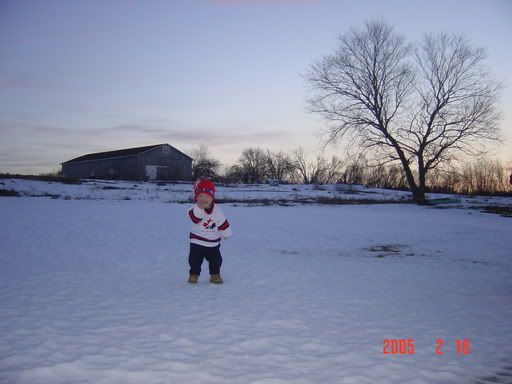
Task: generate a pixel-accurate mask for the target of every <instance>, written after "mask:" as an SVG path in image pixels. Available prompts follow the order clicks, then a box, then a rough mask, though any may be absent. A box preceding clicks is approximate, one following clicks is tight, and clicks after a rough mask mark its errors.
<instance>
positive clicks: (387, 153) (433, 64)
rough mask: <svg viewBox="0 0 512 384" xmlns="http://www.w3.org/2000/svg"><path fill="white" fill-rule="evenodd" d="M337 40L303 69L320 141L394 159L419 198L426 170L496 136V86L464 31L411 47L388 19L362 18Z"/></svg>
mask: <svg viewBox="0 0 512 384" xmlns="http://www.w3.org/2000/svg"><path fill="white" fill-rule="evenodd" d="M339 43H340V45H339V49H338V50H337V51H336V52H335V53H334V54H332V55H329V56H326V57H324V58H322V59H321V60H319V61H317V62H316V63H315V64H313V65H312V66H311V68H310V70H309V72H308V73H307V74H306V79H307V80H308V82H309V83H310V85H311V91H312V94H311V97H310V99H309V107H310V109H311V111H313V112H317V113H320V114H321V115H322V116H323V117H324V118H325V119H327V121H328V122H329V123H330V124H329V128H328V129H327V133H328V139H327V143H331V142H336V141H339V140H342V139H348V140H350V141H349V142H350V143H351V144H356V145H358V148H359V149H360V151H361V152H370V151H371V153H372V155H373V156H374V157H375V158H378V159H380V160H381V161H382V160H386V161H390V162H399V164H401V166H402V168H403V170H404V173H405V176H406V179H407V183H408V185H409V188H410V189H411V191H412V193H413V198H414V200H415V201H416V202H418V203H419V204H423V203H424V202H425V183H426V176H427V174H428V172H429V171H430V170H433V169H435V168H436V167H437V166H439V165H440V164H443V163H445V162H447V161H451V160H454V159H456V156H457V155H459V154H461V153H463V154H475V153H476V152H477V151H478V150H479V149H480V148H479V146H480V144H481V143H483V142H485V141H486V140H497V139H498V121H499V114H498V113H497V111H496V104H497V97H498V93H499V89H500V86H499V85H498V84H497V83H496V82H494V81H493V80H492V79H491V78H490V76H489V74H488V73H487V72H486V70H485V67H484V61H485V55H484V52H483V50H481V49H474V48H472V47H471V46H470V44H469V42H468V41H467V40H465V39H464V38H462V37H457V36H448V35H438V36H432V35H429V36H426V37H425V39H424V42H423V44H422V45H421V47H420V48H419V49H418V50H417V51H416V52H414V50H413V49H412V46H411V45H410V44H408V43H407V42H406V40H405V37H404V36H402V35H400V34H398V33H395V32H394V31H393V28H392V27H390V26H389V25H387V24H385V23H384V22H367V23H366V24H365V27H364V29H362V30H358V29H352V30H351V31H350V32H349V33H347V34H345V35H342V36H340V38H339Z"/></svg>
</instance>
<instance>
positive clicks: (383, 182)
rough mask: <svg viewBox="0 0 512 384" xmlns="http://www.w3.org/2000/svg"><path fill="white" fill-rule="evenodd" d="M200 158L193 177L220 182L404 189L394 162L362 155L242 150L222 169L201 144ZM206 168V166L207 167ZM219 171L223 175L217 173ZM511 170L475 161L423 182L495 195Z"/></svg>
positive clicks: (505, 190)
mask: <svg viewBox="0 0 512 384" xmlns="http://www.w3.org/2000/svg"><path fill="white" fill-rule="evenodd" d="M198 152H200V153H201V157H200V158H199V159H198V160H196V159H194V162H193V163H192V166H193V173H194V175H195V176H196V177H209V178H211V179H214V180H215V181H218V182H224V183H246V184H260V183H265V182H268V181H269V180H278V181H280V182H284V183H297V184H362V185H367V186H371V187H377V188H386V189H399V190H409V184H408V182H407V176H406V174H405V172H404V170H403V168H402V167H401V166H400V165H399V164H395V165H390V164H374V162H372V161H370V160H369V159H367V158H365V157H364V156H359V157H355V158H354V157H350V158H346V159H344V158H340V157H337V156H332V157H327V156H324V155H322V154H318V155H313V156H311V155H309V156H308V155H307V154H306V153H305V151H304V149H303V148H298V149H296V150H294V151H292V152H291V153H286V152H283V151H280V152H272V151H270V150H268V149H266V150H264V149H261V148H246V149H244V150H243V151H242V153H241V155H240V157H239V158H238V160H237V161H236V163H235V164H233V165H231V166H227V167H226V166H224V167H222V166H221V163H220V161H218V160H216V159H214V158H212V157H211V156H210V155H209V152H208V149H207V148H206V147H204V146H201V151H195V152H194V151H192V152H191V153H198ZM208 165H210V168H208ZM221 168H223V172H220V169H221ZM510 172H511V166H510V165H509V166H507V165H505V164H504V163H503V162H500V161H498V160H494V161H491V160H488V159H480V160H475V161H474V162H473V163H468V164H465V165H462V166H459V167H455V166H452V167H445V168H442V169H441V168H439V169H436V170H435V171H433V172H432V173H431V174H430V175H429V178H428V180H427V182H426V189H427V191H428V192H438V193H457V194H477V195H496V194H508V195H510V194H511V193H512V185H510V183H509V175H510Z"/></svg>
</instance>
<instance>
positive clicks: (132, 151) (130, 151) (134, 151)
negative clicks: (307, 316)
mask: <svg viewBox="0 0 512 384" xmlns="http://www.w3.org/2000/svg"><path fill="white" fill-rule="evenodd" d="M164 145H169V144H157V145H149V146H146V147H136V148H127V149H120V150H117V151H109V152H98V153H90V154H88V155H84V156H80V157H76V158H74V159H71V160H68V161H66V162H64V163H62V164H70V163H78V162H80V161H91V160H103V159H112V158H116V157H130V156H137V155H139V154H141V153H144V152H147V151H150V150H152V149H155V148H158V147H161V146H164ZM169 146H170V145H169ZM170 147H171V148H173V149H174V150H175V151H177V152H179V153H181V154H182V155H184V156H186V157H188V158H189V159H191V157H190V156H188V155H185V154H184V153H183V152H181V151H178V150H177V149H176V148H174V147H172V146H170Z"/></svg>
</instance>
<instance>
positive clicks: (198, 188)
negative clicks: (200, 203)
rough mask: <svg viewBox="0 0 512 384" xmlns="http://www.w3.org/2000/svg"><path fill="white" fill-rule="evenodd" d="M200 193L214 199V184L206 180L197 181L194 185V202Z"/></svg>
mask: <svg viewBox="0 0 512 384" xmlns="http://www.w3.org/2000/svg"><path fill="white" fill-rule="evenodd" d="M200 193H206V194H208V195H210V196H211V197H212V199H215V184H213V181H210V180H206V179H201V180H197V181H196V183H195V184H194V198H195V199H196V200H197V196H199V194H200Z"/></svg>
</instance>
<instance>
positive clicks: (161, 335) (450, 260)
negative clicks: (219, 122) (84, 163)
mask: <svg viewBox="0 0 512 384" xmlns="http://www.w3.org/2000/svg"><path fill="white" fill-rule="evenodd" d="M1 181H2V182H3V183H4V185H0V187H1V188H3V189H15V190H17V191H19V193H20V194H22V195H26V196H29V195H37V194H38V192H41V195H44V194H46V195H53V197H54V198H49V197H45V198H34V197H0V212H2V231H0V309H1V311H0V383H5V384H11V383H26V384H39V383H48V384H50V383H51V384H59V383H62V384H64V383H66V384H68V383H109V384H111V383H119V384H125V383H134V384H135V383H137V384H138V383H148V384H150V383H169V384H171V383H206V384H209V383H212V384H213V383H222V384H230V383H233V384H245V383H254V384H256V383H258V384H270V383H276V384H279V383H294V384H295V383H416V384H419V383H436V384H437V383H510V382H512V332H510V330H511V329H512V327H511V326H512V305H511V304H512V280H511V272H512V258H511V254H512V252H511V251H512V246H511V245H510V244H511V243H510V238H511V234H512V220H511V219H510V218H507V217H502V216H499V215H492V214H487V213H482V212H480V211H479V210H474V209H467V208H464V209H435V208H432V207H418V206H415V205H410V204H393V205H316V204H309V205H308V204H305V205H303V204H301V205H294V206H280V205H271V206H245V205H243V204H237V205H233V204H224V205H223V211H224V213H225V214H226V215H227V217H228V218H229V220H230V222H231V224H232V227H233V231H234V235H233V237H231V238H230V239H229V240H227V241H226V242H224V243H223V246H222V252H223V257H224V264H223V267H222V274H223V277H224V280H225V284H224V285H221V286H217V285H211V284H209V283H208V282H207V278H208V276H207V273H205V272H206V271H207V266H206V265H203V275H202V276H201V279H200V283H199V284H197V285H195V286H191V285H189V284H187V283H186V278H187V276H188V264H187V254H188V241H187V235H188V229H189V223H188V217H187V215H186V210H187V208H188V205H184V204H178V203H176V202H179V201H185V200H187V199H188V198H189V197H190V185H167V186H163V185H161V186H158V185H155V184H149V183H142V184H140V185H138V186H137V187H133V184H134V183H131V184H130V183H113V184H112V187H115V188H123V185H125V184H126V185H127V186H128V185H130V186H131V187H130V188H128V187H127V188H126V189H105V188H98V189H96V190H95V189H93V188H94V186H95V185H94V184H93V182H90V184H82V185H63V184H59V183H53V184H48V183H39V182H31V181H22V180H15V181H14V182H12V181H11V180H1ZM14 184H16V185H15V186H13V185H14ZM44 184H46V185H44ZM135 184H136V183H135ZM87 185H89V186H88V187H87ZM98 185H103V184H96V187H97V186H98ZM103 186H104V185H103ZM132 187H133V188H135V189H132ZM23 188H26V191H31V193H28V192H26V193H25V192H24V189H23ZM166 188H167V189H168V190H166ZM272 188H274V187H268V186H259V187H258V186H247V187H240V188H238V189H237V188H232V189H230V188H220V189H219V195H218V196H220V197H221V198H225V199H227V200H229V198H233V196H234V195H236V194H237V193H238V194H240V196H241V197H240V198H243V199H248V200H251V199H253V198H254V199H262V198H267V197H266V196H274V195H275V194H281V195H286V196H290V199H293V198H294V197H295V198H298V199H299V200H300V196H301V194H304V195H306V196H310V195H313V196H316V195H318V194H321V193H325V194H329V192H330V194H331V195H332V194H339V195H343V196H348V195H349V194H348V193H345V192H346V191H341V190H336V188H334V187H332V189H331V187H326V188H325V189H314V188H311V189H309V190H308V189H300V188H296V187H294V186H282V187H275V188H280V189H279V190H278V191H281V192H275V193H274V192H269V190H270V189H272ZM293 188H295V189H296V190H293ZM92 192H95V193H96V195H91V193H92ZM366 192H372V190H369V191H368V190H367V191H366ZM375 192H377V191H375ZM401 193H403V192H389V193H384V192H377V193H365V191H362V192H360V193H355V194H356V195H357V196H360V195H365V197H364V198H367V196H366V195H368V196H371V195H393V196H394V198H393V200H397V199H399V198H400V194H401ZM223 194H224V195H223ZM315 194H316V195H315ZM57 195H59V196H58V197H59V198H55V197H57ZM81 196H82V198H81ZM125 199H126V200H125ZM128 199H130V200H128ZM379 199H380V198H379ZM491 200H492V201H490V200H488V201H487V203H493V202H494V201H495V200H493V199H491ZM507 202H508V203H510V199H509V200H507V199H503V200H499V204H502V205H503V204H505V203H507ZM464 204H465V202H464V203H463V204H461V205H462V206H464ZM461 205H458V206H461ZM402 339H405V340H410V339H414V341H413V342H412V346H413V347H414V349H411V348H412V347H411V346H410V345H409V347H408V348H407V349H406V350H402V352H406V353H404V354H400V353H388V354H385V353H384V349H385V350H386V351H387V352H400V350H398V351H397V350H396V349H395V348H394V347H396V344H395V343H399V342H394V341H389V342H386V343H388V344H387V348H385V345H386V344H385V341H384V340H402ZM439 340H442V341H443V344H442V346H441V350H440V351H439V350H438V351H437V352H442V353H443V354H437V353H436V349H437V347H438V346H440V341H439ZM456 340H468V341H469V343H470V349H469V351H466V352H469V353H467V354H460V353H457V350H456ZM461 343H462V342H461ZM466 345H467V344H466ZM459 352H461V351H459Z"/></svg>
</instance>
